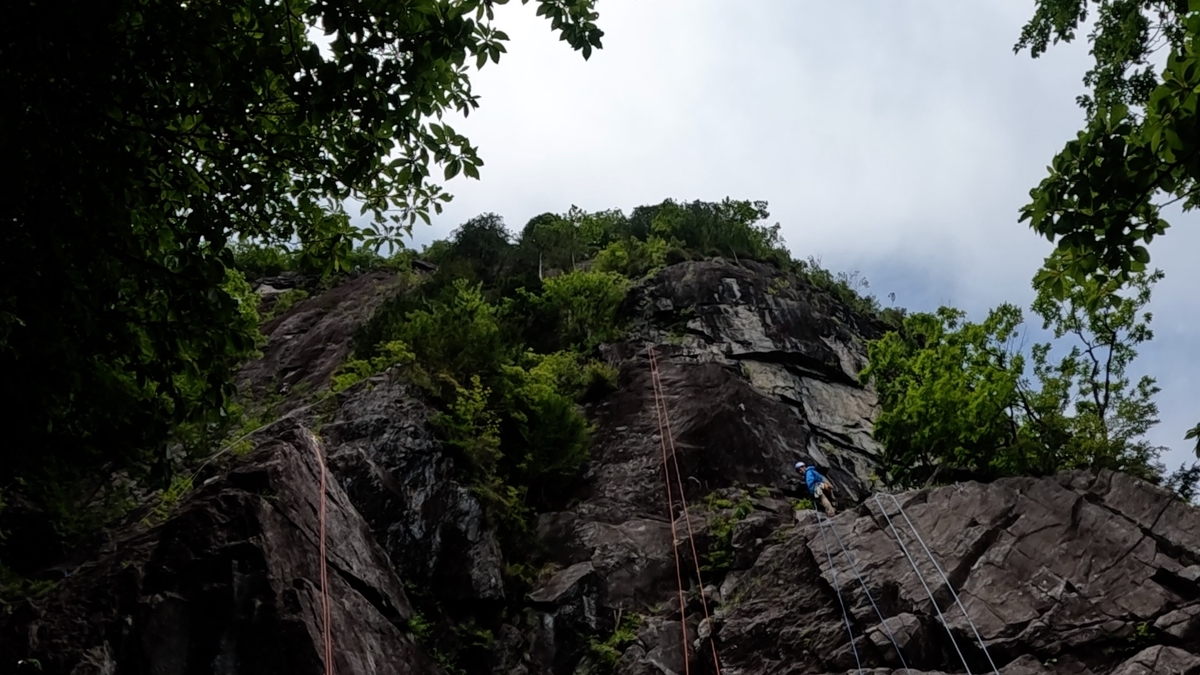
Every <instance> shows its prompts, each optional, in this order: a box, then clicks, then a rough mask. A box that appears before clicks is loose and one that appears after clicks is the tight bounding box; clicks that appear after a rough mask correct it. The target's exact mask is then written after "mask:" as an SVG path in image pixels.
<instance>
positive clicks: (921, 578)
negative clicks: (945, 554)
mask: <svg viewBox="0 0 1200 675" xmlns="http://www.w3.org/2000/svg"><path fill="white" fill-rule="evenodd" d="M875 503H876V504H878V505H879V512H880V513H882V514H883V517H884V518H885V519H886V520H887V524H888V527H890V528H891V529H892V534H893V535H895V537H896V543H897V544H900V550H901V551H903V552H904V557H906V558H908V564H910V565H912V568H913V572H915V573H916V575H917V580H918V581H920V582H921V585H922V586H924V587H925V594H926V595H928V596H929V602H931V603H932V604H933V609H934V610H935V611H936V612H937V615H938V619H939V620H940V621H941V622H942V627H944V628H945V629H946V634H947V635H949V636H950V644H952V645H954V651H956V652H958V658H959V659H960V660H961V661H962V664H963V668H965V669H966V671H967V675H971V667H970V666H968V665H967V658H966V657H965V656H963V653H962V650H961V649H959V648H958V641H957V640H955V639H954V632H953V631H951V630H950V624H949V623H947V622H946V616H945V615H944V614H942V608H941V607H938V603H937V599H935V598H934V597H933V591H931V590H929V584H927V583H925V577H924V576H923V575H922V574H921V570H920V569H919V568H918V567H917V561H916V560H913V557H912V555H911V554H910V553H909V552H908V547H907V546H905V545H904V541H903V540H902V539H900V532H898V531H897V530H896V526H895V524H893V523H892V518H891V516H889V515H888V514H887V510H886V509H884V508H883V502H881V501H879V494H878V493H876V495H875Z"/></svg>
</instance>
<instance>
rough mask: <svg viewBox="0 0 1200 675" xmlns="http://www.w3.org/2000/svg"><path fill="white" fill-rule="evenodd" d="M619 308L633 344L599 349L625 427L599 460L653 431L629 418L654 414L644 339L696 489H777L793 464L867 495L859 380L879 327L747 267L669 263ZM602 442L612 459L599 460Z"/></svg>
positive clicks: (868, 403) (870, 395) (869, 410)
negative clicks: (617, 385) (742, 485)
mask: <svg viewBox="0 0 1200 675" xmlns="http://www.w3.org/2000/svg"><path fill="white" fill-rule="evenodd" d="M625 311H626V312H628V313H630V314H632V315H633V316H634V317H635V320H634V323H633V332H632V335H631V339H630V340H629V341H628V342H626V343H624V344H622V345H614V346H612V347H611V348H610V349H609V350H608V352H607V353H608V356H609V358H610V360H611V361H613V362H615V363H617V364H619V365H620V366H621V368H622V374H623V382H626V381H627V382H628V385H627V386H626V387H625V391H624V392H623V396H622V397H621V398H622V399H628V400H618V401H613V402H612V404H613V406H615V407H617V410H616V411H615V412H616V414H617V415H618V416H622V417H629V418H630V419H629V422H633V424H625V423H621V424H619V425H614V426H629V429H627V430H625V432H624V433H623V434H620V435H616V434H614V437H611V438H606V439H603V440H601V441H600V443H599V444H598V446H599V447H598V451H599V453H600V454H601V457H603V458H604V460H612V459H616V460H621V459H624V456H625V455H627V454H630V453H629V451H630V450H631V449H632V448H631V447H630V446H638V445H644V444H646V443H647V440H654V439H653V438H650V439H646V438H645V437H646V436H650V437H653V436H654V435H655V434H656V433H657V431H656V423H652V424H649V425H647V424H645V423H644V422H643V421H642V420H641V419H640V418H637V417H635V416H631V415H630V414H629V410H630V409H631V408H632V407H634V406H638V407H641V408H648V410H647V412H648V413H650V417H653V404H652V401H653V399H652V398H651V397H650V389H649V384H648V364H647V362H646V354H645V347H646V344H647V342H649V343H653V344H655V345H657V350H658V353H659V357H658V358H659V368H660V370H661V371H662V381H663V388H664V391H665V394H666V396H667V397H668V399H669V402H668V405H669V406H670V408H671V410H672V413H673V420H672V421H673V427H674V428H673V430H674V432H675V434H676V435H677V443H678V444H679V445H680V451H681V459H683V460H684V461H686V462H689V464H688V466H687V467H686V468H685V470H686V471H688V472H689V475H693V476H696V477H697V478H698V479H699V480H700V485H698V486H697V487H698V488H699V490H700V491H703V490H705V489H711V488H713V487H720V486H722V485H727V484H728V480H730V479H733V480H738V481H742V482H748V483H757V484H762V485H773V486H777V487H784V486H785V484H786V483H787V482H788V481H789V480H791V479H792V477H791V466H792V464H793V463H794V462H795V461H796V460H797V459H805V460H807V461H810V462H816V463H817V464H818V465H819V466H821V467H823V468H824V469H825V470H826V472H827V474H828V475H829V477H830V478H831V479H832V480H834V481H835V483H836V484H837V485H838V486H839V487H841V488H843V490H844V491H845V492H846V494H847V496H848V497H851V498H852V499H853V500H857V499H859V498H861V497H864V496H866V495H867V494H868V493H869V491H870V483H871V479H870V477H871V474H872V473H873V471H874V466H875V463H876V457H877V455H878V453H879V447H878V445H877V444H876V443H875V441H874V440H873V439H872V438H871V436H870V431H871V428H872V424H873V419H874V416H875V414H876V412H877V409H878V403H877V401H876V398H875V394H874V392H873V390H871V389H870V388H869V387H864V386H862V385H860V384H859V383H858V373H859V372H860V371H861V370H862V368H863V367H865V366H866V347H865V340H866V339H868V338H871V337H877V336H878V335H879V334H881V332H882V329H883V327H882V326H881V325H879V324H877V323H875V322H873V321H871V320H869V319H865V318H863V317H859V316H856V315H854V314H853V313H851V312H850V311H848V310H847V309H846V308H845V306H843V305H842V304H841V303H839V302H837V301H835V300H833V299H832V298H830V297H829V296H828V295H826V294H824V293H822V292H819V291H816V290H815V289H812V288H809V287H807V286H803V285H800V284H799V283H797V282H796V281H794V280H793V279H790V278H789V277H787V276H785V275H783V274H781V273H780V272H778V271H777V270H775V268H773V267H769V266H767V265H762V264H759V263H754V262H745V263H742V264H741V265H734V264H730V263H723V262H719V261H705V262H695V263H684V264H679V265H672V266H670V267H667V268H666V269H664V270H662V272H660V273H659V274H658V275H657V276H656V277H654V278H653V279H651V280H648V281H647V282H645V283H644V284H642V285H641V286H639V287H637V288H636V289H634V291H633V292H631V294H630V296H629V298H628V299H627V300H626V303H625ZM601 414H602V415H603V412H602V413H601ZM639 422H642V423H641V424H638V423H639ZM651 422H654V421H653V420H651ZM647 427H648V430H647ZM655 442H656V441H655ZM611 446H615V447H613V450H615V451H617V452H619V453H621V455H620V456H619V457H608V456H607V453H608V451H609V448H610V447H611ZM602 463H603V464H604V465H605V466H609V465H610V464H612V463H613V462H611V461H603V460H602ZM722 479H724V482H722ZM706 484H707V486H708V487H707V488H706V487H705V485H706ZM627 500H628V499H627Z"/></svg>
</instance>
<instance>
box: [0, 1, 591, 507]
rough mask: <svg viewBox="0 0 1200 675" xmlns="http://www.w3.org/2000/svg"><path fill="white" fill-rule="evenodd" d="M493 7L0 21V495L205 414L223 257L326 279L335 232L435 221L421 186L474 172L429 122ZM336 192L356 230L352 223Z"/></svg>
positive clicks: (488, 46) (574, 11) (175, 12)
mask: <svg viewBox="0 0 1200 675" xmlns="http://www.w3.org/2000/svg"><path fill="white" fill-rule="evenodd" d="M528 1H529V0H522V4H526V3H528ZM500 4H505V0H415V1H413V2H383V3H380V2H359V1H351V2H340V1H339V2H332V1H329V0H284V1H283V2H277V3H260V2H247V1H246V0H212V1H209V2H179V1H178V0H115V1H113V2H82V1H79V0H64V2H26V3H20V4H19V5H17V6H14V7H12V8H10V10H11V11H9V12H7V13H6V16H5V21H4V23H3V26H0V45H3V47H0V51H2V53H3V57H4V58H3V59H0V89H3V91H4V92H5V95H4V96H3V97H0V118H2V119H3V120H4V123H3V124H2V125H0V147H2V148H3V149H4V157H5V161H6V165H7V168H8V171H7V172H6V180H5V181H4V182H3V184H2V187H0V190H2V191H3V192H2V193H0V222H2V223H3V225H2V226H0V372H3V373H4V378H2V379H3V385H0V387H2V390H0V391H2V393H3V396H2V398H3V399H4V400H5V401H7V402H8V403H6V405H5V408H4V419H3V422H4V427H5V430H6V434H8V441H9V442H8V443H6V444H5V448H6V450H5V451H4V452H3V454H2V455H0V476H3V477H4V478H3V482H4V484H0V489H2V488H3V487H5V484H8V483H9V481H11V480H14V479H17V478H22V479H24V478H29V479H30V481H26V482H27V483H30V482H31V481H32V482H37V481H41V482H43V483H44V482H45V481H47V480H50V478H51V474H55V475H54V477H53V480H55V481H59V480H64V479H68V478H69V477H68V476H65V475H62V474H63V471H64V470H65V469H64V467H68V466H69V467H70V468H71V470H72V471H80V472H83V473H84V474H88V473H89V472H96V471H100V472H103V471H105V470H112V469H118V468H124V467H131V466H135V465H140V464H141V463H143V459H144V457H143V454H144V452H145V450H146V449H147V448H149V447H151V446H154V445H156V444H159V443H160V442H161V441H162V439H163V438H164V437H165V434H166V432H167V430H168V429H169V428H170V427H172V426H173V425H175V424H178V423H179V422H181V421H184V420H186V419H188V418H189V417H190V416H193V415H195V414H199V413H206V414H207V413H211V412H213V411H217V410H219V409H221V408H222V406H223V405H224V404H225V403H226V399H227V396H228V395H229V394H230V393H231V388H230V384H229V379H230V378H229V374H230V372H231V370H232V369H233V368H234V367H236V365H237V364H238V363H239V362H240V361H242V360H243V359H245V358H247V357H248V356H250V355H252V354H253V351H254V347H255V340H256V334H257V333H256V327H255V325H254V322H253V321H248V320H246V318H245V313H244V311H243V309H242V300H241V299H240V298H239V297H237V296H236V294H234V293H232V292H231V291H230V288H229V287H228V285H227V282H228V280H229V278H230V272H229V270H230V267H231V266H232V265H233V263H234V256H233V251H232V250H231V248H230V242H231V241H234V240H248V241H260V242H261V241H265V242H269V243H281V242H292V243H295V244H296V245H297V247H298V252H297V254H296V255H297V256H298V257H299V259H300V261H301V263H302V264H303V265H304V266H305V267H307V268H311V269H315V270H324V271H334V270H338V269H343V268H344V267H345V266H346V261H347V258H348V256H349V255H350V253H351V250H352V247H353V244H354V242H355V241H356V240H358V241H361V242H362V243H365V244H367V245H369V246H379V245H384V244H388V243H394V242H396V241H398V239H397V238H398V237H399V236H400V235H402V234H403V233H404V232H405V231H406V230H407V228H409V227H411V226H412V225H413V224H414V223H415V222H416V221H417V220H418V219H421V220H425V221H428V215H429V212H430V211H431V210H432V211H435V212H436V211H440V209H441V205H442V204H443V203H444V202H445V201H447V200H448V199H449V195H448V194H446V193H445V192H444V191H443V190H442V189H441V188H440V187H439V186H438V185H437V181H438V179H439V178H445V179H450V178H453V177H454V176H456V175H458V174H460V173H461V174H465V175H467V176H469V177H472V178H475V177H478V175H479V167H480V166H481V164H482V162H481V161H480V159H479V157H478V155H477V153H476V148H475V147H473V146H472V145H471V144H470V143H469V141H468V140H467V139H466V138H465V137H464V136H462V135H461V134H459V133H457V132H456V131H455V130H454V129H453V128H451V127H450V126H449V125H447V124H446V123H444V121H443V116H444V114H445V113H447V112H451V111H457V112H461V113H463V114H467V113H469V112H470V111H471V110H472V109H474V108H475V107H477V105H478V100H477V97H476V96H475V95H474V94H473V93H472V91H471V86H470V74H471V72H472V70H473V69H476V68H480V67H483V65H484V64H485V63H486V62H488V61H492V62H497V61H498V60H499V58H500V55H501V54H502V53H503V52H504V43H505V42H506V40H507V39H508V38H507V36H506V35H505V34H504V33H503V32H502V31H500V30H499V29H498V28H497V27H496V26H495V25H494V22H493V10H494V6H495V5H500ZM535 4H536V6H537V13H538V14H539V15H543V16H545V17H546V18H547V19H548V20H549V21H550V25H551V29H552V30H554V31H556V32H557V33H559V34H560V36H561V37H562V39H563V40H565V41H566V42H567V43H568V44H570V45H571V47H572V48H574V49H576V50H579V51H581V52H582V54H583V56H584V57H585V58H586V57H588V56H589V55H590V53H591V51H592V49H595V48H599V47H600V39H601V36H602V32H601V31H600V30H599V29H598V28H597V27H596V25H595V19H596V17H597V15H596V13H595V12H594V0H537V2H536V3H535ZM310 34H319V35H323V36H324V37H323V39H324V40H326V41H327V43H328V44H327V48H324V49H323V48H321V47H319V46H318V45H317V44H315V43H314V42H312V41H310V40H309V38H308V36H309V35H310ZM348 200H354V201H357V202H360V203H361V204H362V210H363V212H365V213H367V214H369V215H370V217H371V222H372V225H370V226H369V227H367V228H365V229H363V230H356V229H355V228H353V227H352V226H351V225H350V222H349V215H348V214H347V213H346V212H345V211H344V208H343V205H344V204H345V203H347V201H348ZM159 463H160V464H161V463H162V462H159ZM22 489H25V490H29V489H32V488H30V487H28V485H27V486H26V487H25V488H22Z"/></svg>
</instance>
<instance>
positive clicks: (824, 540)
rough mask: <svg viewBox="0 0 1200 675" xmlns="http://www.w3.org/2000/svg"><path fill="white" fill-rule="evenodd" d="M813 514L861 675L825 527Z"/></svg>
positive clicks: (848, 615)
mask: <svg viewBox="0 0 1200 675" xmlns="http://www.w3.org/2000/svg"><path fill="white" fill-rule="evenodd" d="M813 514H814V515H815V516H816V517H817V531H818V532H820V533H821V541H822V543H824V544H825V559H826V560H828V561H829V578H830V579H832V580H833V594H834V595H835V596H837V600H838V606H840V607H841V608H842V621H843V622H844V623H845V624H846V635H847V637H849V638H850V651H852V652H854V664H855V665H856V666H857V667H858V675H862V671H863V669H862V660H861V659H859V658H858V645H856V644H854V629H853V628H852V627H851V626H850V613H849V612H847V611H846V602H845V601H844V600H842V589H841V587H840V586H839V585H838V578H837V568H836V567H834V566H833V555H831V554H830V553H829V539H827V538H826V537H825V525H824V523H822V522H821V514H820V513H818V512H816V511H813Z"/></svg>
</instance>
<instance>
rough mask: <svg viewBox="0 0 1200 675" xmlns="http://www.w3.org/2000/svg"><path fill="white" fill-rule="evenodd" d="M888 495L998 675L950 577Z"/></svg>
mask: <svg viewBox="0 0 1200 675" xmlns="http://www.w3.org/2000/svg"><path fill="white" fill-rule="evenodd" d="M959 490H960V491H961V490H962V488H961V486H960V487H959ZM888 496H889V497H891V498H892V502H893V503H895V505H896V508H897V509H898V511H899V513H900V515H901V516H903V517H904V522H906V523H908V528H909V529H910V530H912V533H913V536H914V537H916V538H917V541H918V542H920V544H921V548H922V549H924V550H925V555H927V556H929V560H930V562H932V563H933V568H934V569H935V570H937V573H938V576H940V577H941V578H942V583H944V584H946V589H947V590H949V591H950V597H952V598H954V602H955V604H957V605H958V609H959V611H961V612H962V613H963V617H965V618H966V620H967V623H968V624H970V626H971V632H973V633H974V634H975V640H976V641H978V642H979V647H980V648H981V649H982V650H983V655H984V656H986V657H987V660H988V663H989V664H990V665H991V666H992V672H993V673H995V675H1000V670H999V669H997V668H996V662H995V661H993V660H992V655H991V654H989V653H988V650H987V645H986V644H984V642H983V637H982V636H980V635H979V629H978V628H976V627H975V622H974V621H972V620H971V615H970V614H967V608H966V607H964V606H963V604H962V601H961V600H959V599H958V593H956V592H955V591H954V586H953V585H952V584H951V583H950V579H949V578H948V577H947V576H946V573H945V572H944V571H942V566H941V565H939V564H938V561H937V558H934V557H933V553H932V552H931V551H930V550H929V547H928V546H926V545H925V540H924V539H923V538H922V537H921V533H920V532H918V531H917V527H916V525H913V522H912V520H910V519H909V517H908V514H907V513H906V512H905V511H904V506H903V505H901V504H900V500H898V499H896V495H894V494H890V493H889V494H888ZM876 499H878V495H876ZM882 509H883V505H882V504H881V505H880V510H882Z"/></svg>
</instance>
